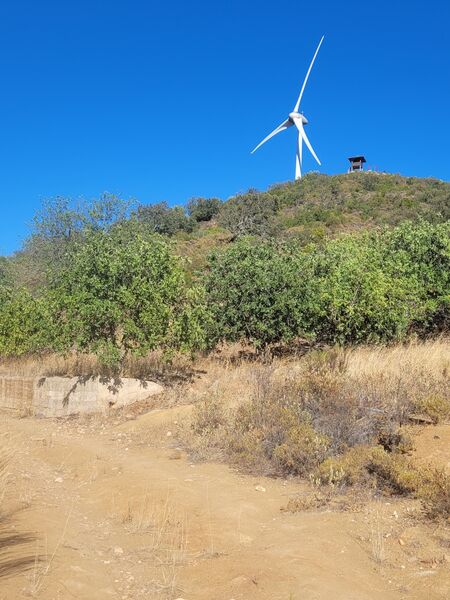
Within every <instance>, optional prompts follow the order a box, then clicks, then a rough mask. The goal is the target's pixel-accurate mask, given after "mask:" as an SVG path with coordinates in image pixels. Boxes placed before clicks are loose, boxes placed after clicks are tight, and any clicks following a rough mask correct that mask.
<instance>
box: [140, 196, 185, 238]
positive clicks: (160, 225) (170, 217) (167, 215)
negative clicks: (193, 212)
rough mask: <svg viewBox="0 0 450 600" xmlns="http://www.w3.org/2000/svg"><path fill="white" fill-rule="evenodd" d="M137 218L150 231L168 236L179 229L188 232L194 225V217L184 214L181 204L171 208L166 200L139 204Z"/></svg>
mask: <svg viewBox="0 0 450 600" xmlns="http://www.w3.org/2000/svg"><path fill="white" fill-rule="evenodd" d="M137 218H138V221H140V222H141V223H144V224H145V225H146V226H147V227H148V229H149V230H150V231H151V232H152V233H160V234H162V235H169V236H171V235H175V233H177V232H179V231H186V232H190V231H192V230H193V229H194V225H195V221H194V219H191V218H190V217H188V216H187V215H186V213H185V211H184V208H183V207H182V206H174V207H173V208H171V207H170V206H169V205H168V204H167V202H159V203H158V204H148V205H141V206H139V208H138V211H137Z"/></svg>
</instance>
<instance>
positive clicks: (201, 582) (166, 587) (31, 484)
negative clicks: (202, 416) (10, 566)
mask: <svg viewBox="0 0 450 600" xmlns="http://www.w3.org/2000/svg"><path fill="white" fill-rule="evenodd" d="M182 410H185V409H182V408H180V409H171V410H167V411H159V412H154V413H151V414H148V415H144V416H142V417H139V418H138V419H137V420H136V421H132V422H127V423H125V424H121V423H115V424H114V423H111V424H108V425H100V424H98V423H97V424H96V425H95V426H94V427H89V426H87V425H84V424H82V423H81V422H77V421H70V422H67V423H65V424H61V423H56V422H54V421H36V420H31V419H21V420H18V419H12V418H9V417H4V416H3V415H2V422H1V425H0V436H2V437H1V438H0V439H3V440H6V441H7V442H8V444H9V445H10V447H11V448H13V449H14V456H13V460H12V464H11V467H12V469H11V470H12V472H13V479H12V481H11V485H10V494H9V497H8V502H9V506H10V508H11V510H13V509H14V508H21V510H19V511H16V512H14V513H13V514H12V517H11V519H12V523H13V524H14V526H15V527H16V531H19V532H26V533H31V534H34V535H35V537H36V542H30V543H29V544H28V545H26V547H25V546H24V549H23V551H26V552H28V553H29V554H32V555H33V556H34V555H36V557H37V556H39V558H40V560H39V562H36V563H35V564H34V563H33V564H30V568H29V569H28V570H27V571H26V572H23V569H22V570H21V571H20V572H18V573H17V572H16V573H12V574H10V575H9V576H8V577H0V599H2V600H15V599H23V598H29V597H36V598H42V599H44V600H62V599H64V600H65V599H71V598H78V599H82V600H94V599H95V600H103V599H114V600H116V599H120V600H126V599H132V600H134V599H136V600H138V599H144V598H145V599H149V598H167V599H176V598H183V599H185V600H197V599H198V600H211V599H214V600H216V599H217V600H233V599H234V600H244V599H245V600H252V599H257V598H258V599H263V600H269V599H270V600H322V599H323V600H325V599H327V600H329V599H333V600H369V599H370V600H378V599H380V600H382V599H383V600H391V599H392V600H394V599H403V598H405V599H412V600H419V599H421V598H427V599H429V600H444V599H445V598H448V595H447V592H448V589H449V585H450V575H449V565H450V563H448V562H446V553H447V556H448V553H449V552H450V550H449V549H448V547H447V546H446V545H447V543H448V538H447V537H445V532H441V531H438V532H436V531H434V532H431V528H430V527H427V526H423V525H420V524H418V523H416V522H414V521H411V520H409V518H408V514H409V511H411V508H412V505H411V503H407V502H395V503H390V502H384V501H383V502H378V503H375V504H372V505H370V506H367V507H365V508H363V509H361V510H359V511H356V512H355V511H353V512H350V511H348V512H332V511H321V512H299V513H295V514H290V513H286V512H282V511H281V510H280V509H281V508H282V507H283V506H286V504H287V502H288V499H289V497H290V496H291V495H293V494H297V493H298V492H299V489H300V488H299V484H298V483H295V482H284V481H280V480H270V479H267V478H254V477H248V476H244V475H240V474H238V473H237V472H235V471H233V470H231V469H229V468H227V467H226V466H224V465H214V464H201V465H199V464H196V465H194V464H192V463H190V462H189V460H188V459H187V457H186V456H185V455H184V454H183V453H182V452H180V451H178V450H176V449H174V448H173V447H170V446H171V442H172V439H171V436H167V431H170V424H171V423H172V422H173V421H174V420H177V418H179V414H180V411H182ZM432 535H434V538H433V540H432V537H431V536H432ZM439 536H440V537H439ZM437 539H439V540H441V545H440V546H439V543H438V542H437V541H436V540H437ZM418 540H419V542H418ZM418 543H419V545H418ZM449 545H450V544H449ZM446 547H447V549H446ZM0 573H1V570H0Z"/></svg>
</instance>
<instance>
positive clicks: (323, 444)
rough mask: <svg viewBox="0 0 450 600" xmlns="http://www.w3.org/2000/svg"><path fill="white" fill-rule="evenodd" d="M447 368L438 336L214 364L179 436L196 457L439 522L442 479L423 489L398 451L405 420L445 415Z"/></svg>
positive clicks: (406, 446) (447, 352)
mask: <svg viewBox="0 0 450 600" xmlns="http://www.w3.org/2000/svg"><path fill="white" fill-rule="evenodd" d="M210 360H211V359H210ZM449 361H450V344H449V342H448V340H445V339H440V340H435V341H432V342H425V343H410V344H408V345H402V346H393V347H371V348H364V347H363V348H356V349H350V350H343V349H330V350H327V351H313V352H310V353H308V354H307V355H306V356H304V357H302V358H300V359H293V358H286V357H285V358H282V359H280V358H278V359H275V360H273V361H272V362H271V364H265V363H264V362H263V363H258V362H248V361H245V360H240V361H237V366H234V365H233V362H232V361H229V362H228V363H225V364H223V362H222V364H219V365H218V364H216V365H214V364H213V365H212V368H213V370H214V371H215V373H214V376H213V377H212V379H213V380H214V384H212V383H211V384H210V386H209V387H207V388H206V389H203V391H202V394H201V395H200V398H199V401H198V402H197V404H196V406H195V408H194V411H193V414H192V421H191V423H190V426H189V427H188V428H186V427H185V428H184V429H183V431H182V439H183V441H184V443H185V445H186V446H188V447H189V449H190V451H191V453H192V454H193V455H194V456H195V457H197V458H200V459H209V460H210V459H213V460H226V461H229V462H232V463H234V464H236V465H237V466H238V467H240V468H241V469H243V470H246V471H249V472H252V473H262V474H269V475H281V476H286V475H297V476H302V477H305V476H309V477H310V478H312V480H314V481H315V482H317V483H326V484H327V485H332V486H335V487H336V486H337V487H340V488H342V487H343V486H349V485H360V486H368V487H369V488H373V489H374V490H380V491H382V492H383V493H389V494H404V495H414V496H416V497H419V498H421V499H422V501H423V503H424V507H425V508H426V512H427V514H428V515H429V516H433V518H440V517H443V518H446V517H447V515H448V514H450V512H449V508H448V503H446V502H445V492H446V491H447V489H448V488H447V485H448V477H447V476H445V475H443V476H442V478H441V479H440V478H439V477H438V476H437V475H433V476H432V477H431V476H430V477H429V478H428V480H427V481H428V483H427V481H425V480H424V478H423V474H422V473H420V472H419V471H418V469H416V468H415V467H414V465H412V464H411V461H410V460H409V459H408V458H407V457H406V456H405V454H407V453H408V452H409V451H410V450H411V448H412V440H411V438H410V436H409V435H408V429H411V426H410V425H409V426H408V424H409V417H410V415H412V414H414V413H417V412H420V413H422V414H425V415H428V416H429V418H430V419H431V420H433V421H434V422H436V421H437V420H439V419H446V418H447V417H448V416H449V415H450V390H449V386H448V372H449ZM399 363H400V364H399ZM426 498H428V505H426ZM431 505H432V506H433V507H434V508H430V506H431ZM427 507H428V508H427Z"/></svg>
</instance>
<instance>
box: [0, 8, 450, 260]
mask: <svg viewBox="0 0 450 600" xmlns="http://www.w3.org/2000/svg"><path fill="white" fill-rule="evenodd" d="M322 34H325V36H326V38H325V42H324V44H323V46H322V49H321V51H320V54H319V57H318V60H317V62H316V65H315V67H314V70H313V72H312V75H311V77H310V81H309V84H308V87H307V90H306V93H305V95H304V100H303V110H304V112H305V114H306V116H307V117H308V118H309V121H310V125H309V126H308V134H309V137H310V139H311V142H312V143H313V146H314V148H315V149H316V151H317V153H318V155H319V157H320V158H321V160H322V168H321V171H322V172H324V173H339V172H342V171H344V170H345V169H346V167H347V164H346V158H347V156H349V155H351V154H353V153H364V154H365V155H366V156H367V159H368V162H369V164H370V165H374V166H376V167H377V168H379V169H383V170H387V171H391V172H400V173H402V174H406V175H417V176H429V175H430V176H435V177H439V178H442V179H446V180H449V179H450V160H449V159H450V151H449V144H450V6H449V3H448V0H435V1H434V2H428V3H427V2H416V1H415V0H410V1H403V0H402V1H395V0H390V1H389V2H387V1H385V0H381V1H380V0H377V1H376V2H366V1H363V0H361V1H355V2H353V3H352V2H349V1H345V2H334V1H333V2H332V1H330V0H324V1H321V2H311V1H308V2H305V1H302V0H297V1H296V2H294V1H291V0H278V1H276V2H275V1H271V2H267V1H266V2H264V1H261V0H260V1H253V0H251V1H245V0H230V1H228V2H224V1H220V0H218V1H208V2H206V1H204V2H203V1H199V0H194V1H192V0H190V1H181V0H171V1H166V2H162V1H161V2H159V1H154V0H147V1H143V0H142V1H141V0H139V1H138V0H128V1H125V0H122V1H115V0H109V1H108V2H100V1H99V0H90V1H86V0H77V1H74V0H58V1H57V2H56V1H49V0H40V1H39V2H37V1H36V0H33V1H23V0H14V1H13V0H9V1H6V0H0V76H1V83H2V86H1V90H2V91H1V94H0V173H1V202H2V211H1V220H0V223H1V235H0V253H9V252H11V251H13V250H14V249H16V248H18V247H19V245H20V243H21V240H22V239H23V238H24V236H25V235H26V233H27V225H28V224H29V222H30V220H31V218H32V215H33V213H34V211H35V210H36V208H38V206H39V205H40V203H41V201H42V200H43V199H45V198H50V197H53V196H56V195H62V196H69V197H72V198H80V197H83V198H92V197H95V196H98V195H99V194H100V193H101V192H103V191H109V192H113V193H116V194H119V195H122V196H124V197H127V198H129V197H132V198H136V199H138V200H140V201H142V202H158V201H161V200H167V201H168V202H169V203H170V204H177V203H180V204H182V203H184V202H186V200H187V199H188V198H190V197H192V196H200V195H201V196H219V197H221V198H227V197H228V196H230V195H232V194H234V193H236V192H239V191H243V190H246V189H247V188H249V187H257V188H260V189H264V188H266V187H267V186H268V185H270V184H272V183H274V182H279V181H284V180H287V179H290V178H292V177H293V173H294V160H295V134H294V133H293V131H292V130H289V131H286V132H283V133H282V134H280V135H279V136H277V138H275V139H274V140H272V141H271V143H269V144H267V145H265V146H264V147H263V148H261V149H260V150H259V151H258V152H257V153H256V154H254V155H252V156H251V155H250V150H251V149H252V148H253V147H254V145H256V143H258V142H259V141H260V140H261V139H262V137H264V136H265V135H266V134H267V133H268V132H270V131H271V130H272V129H273V128H274V127H275V126H276V125H278V124H279V123H280V122H281V121H282V120H283V119H284V118H285V117H286V115H287V113H288V112H289V111H290V110H292V107H293V105H294V104H295V100H296V97H297V95H298V92H299V88H300V85H301V83H302V80H303V77H304V74H305V71H306V69H307V66H308V64H309V61H310V59H311V56H312V54H313V52H314V49H315V47H316V45H317V43H318V41H319V39H320V36H321V35H322ZM314 168H315V163H314V162H313V159H312V158H311V156H310V155H309V154H308V153H307V152H306V154H305V161H304V169H305V170H306V171H308V170H310V169H314Z"/></svg>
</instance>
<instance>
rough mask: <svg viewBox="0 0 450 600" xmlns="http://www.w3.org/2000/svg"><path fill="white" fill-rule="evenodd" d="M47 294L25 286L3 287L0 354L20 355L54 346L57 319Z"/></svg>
mask: <svg viewBox="0 0 450 600" xmlns="http://www.w3.org/2000/svg"><path fill="white" fill-rule="evenodd" d="M50 312H51V311H50V306H49V303H48V300H47V298H45V297H39V298H34V297H33V296H32V295H31V294H30V292H28V291H27V290H25V289H21V290H14V289H10V288H3V289H1V290H0V355H2V356H20V355H22V354H28V353H31V352H37V351H42V350H46V349H49V348H51V346H52V337H53V327H54V323H53V322H52V319H51V314H50Z"/></svg>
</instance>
